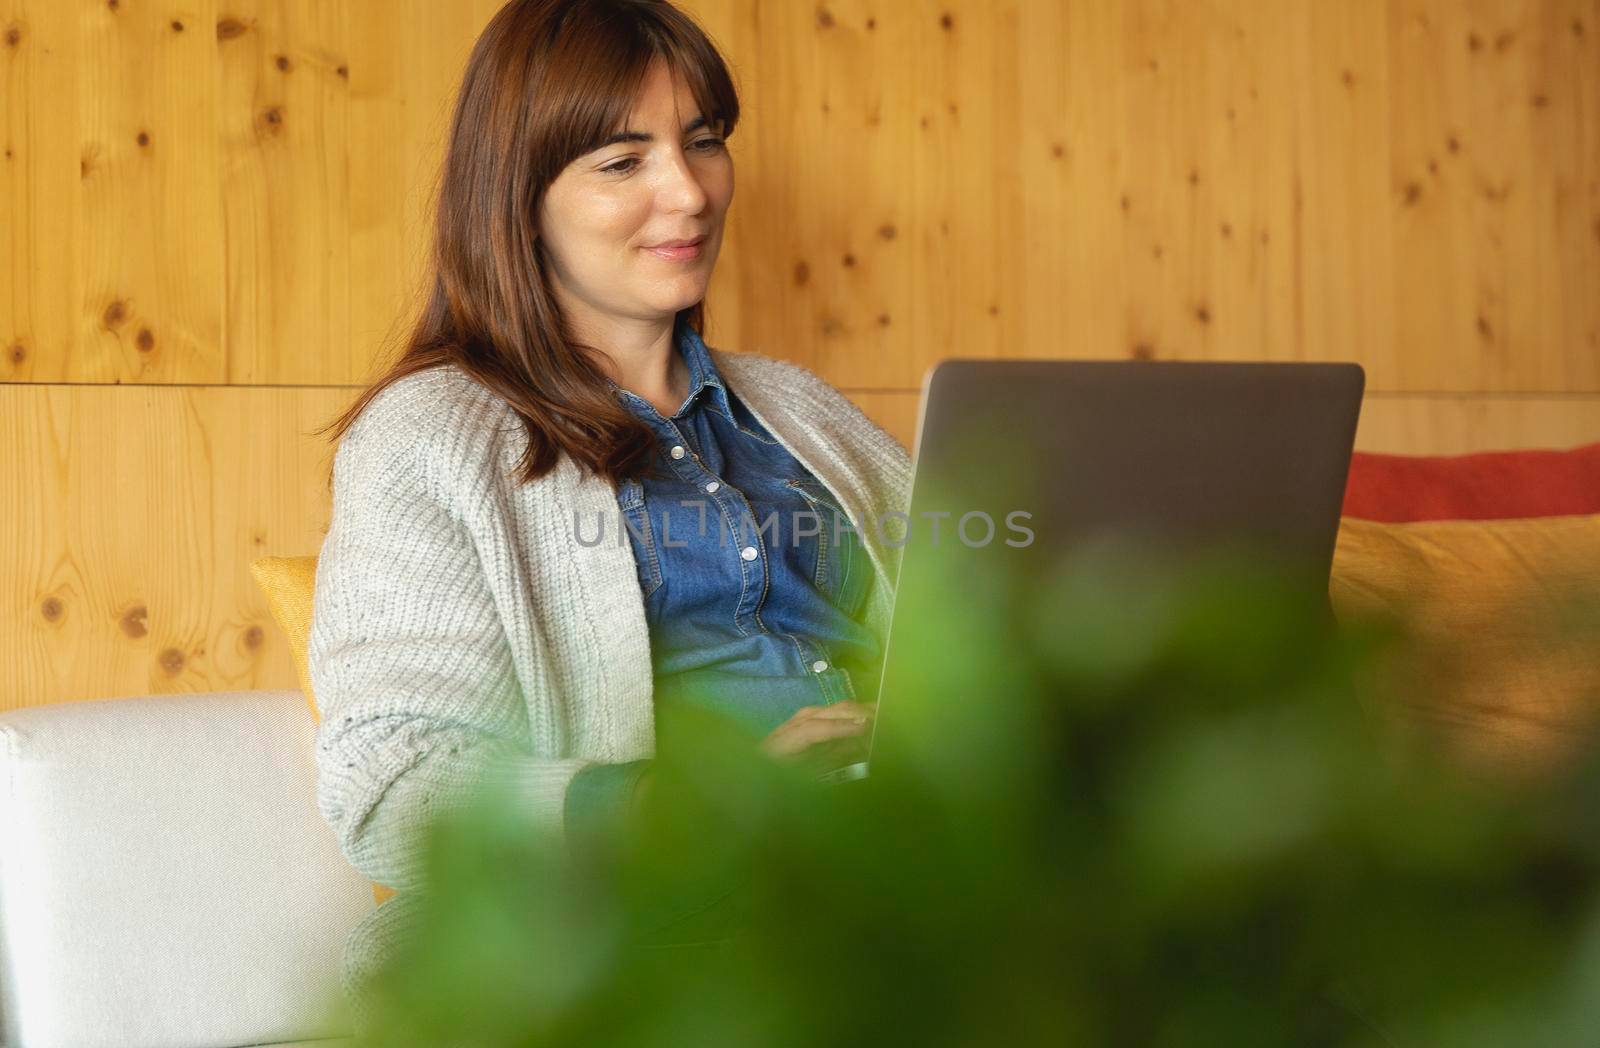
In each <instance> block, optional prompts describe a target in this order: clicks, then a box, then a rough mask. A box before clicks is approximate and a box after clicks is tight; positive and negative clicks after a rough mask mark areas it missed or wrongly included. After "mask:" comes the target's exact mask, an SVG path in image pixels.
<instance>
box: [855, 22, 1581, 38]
mask: <svg viewBox="0 0 1600 1048" xmlns="http://www.w3.org/2000/svg"><path fill="white" fill-rule="evenodd" d="M876 28H878V20H877V19H876V18H869V19H867V29H868V30H869V31H870V30H873V29H876ZM1579 29H1580V32H1579V34H1578V35H1579V36H1582V35H1583V34H1582V31H1581V30H1582V27H1581V26H1580V27H1579Z"/></svg>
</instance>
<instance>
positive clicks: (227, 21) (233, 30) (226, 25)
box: [217, 18, 249, 40]
mask: <svg viewBox="0 0 1600 1048" xmlns="http://www.w3.org/2000/svg"><path fill="white" fill-rule="evenodd" d="M248 28H249V27H248V26H246V25H245V24H244V23H243V22H241V21H239V20H238V19H237V18H219V19H217V39H218V40H232V39H233V38H234V37H236V36H243V35H244V32H245V30H246V29H248Z"/></svg>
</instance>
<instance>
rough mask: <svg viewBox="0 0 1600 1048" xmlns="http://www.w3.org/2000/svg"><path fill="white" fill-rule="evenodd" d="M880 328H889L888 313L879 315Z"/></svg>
mask: <svg viewBox="0 0 1600 1048" xmlns="http://www.w3.org/2000/svg"><path fill="white" fill-rule="evenodd" d="M878 326H879V327H888V326H889V314H887V313H879V314H878Z"/></svg>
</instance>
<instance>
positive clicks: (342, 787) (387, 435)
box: [307, 408, 594, 891]
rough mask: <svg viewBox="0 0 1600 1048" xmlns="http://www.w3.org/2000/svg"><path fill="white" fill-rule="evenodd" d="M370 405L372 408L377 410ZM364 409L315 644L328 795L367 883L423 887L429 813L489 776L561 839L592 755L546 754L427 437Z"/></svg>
mask: <svg viewBox="0 0 1600 1048" xmlns="http://www.w3.org/2000/svg"><path fill="white" fill-rule="evenodd" d="M369 411H370V408H369ZM366 419H367V413H363V415H362V417H361V418H359V419H358V420H357V422H356V424H355V425H353V426H352V427H351V428H350V431H349V432H347V433H346V434H345V438H344V440H343V441H341V443H340V445H339V448H338V451H337V452H336V453H335V457H334V468H333V488H334V491H333V515H332V520H331V523H330V526H329V530H328V533H327V536H326V537H325V538H324V540H323V543H322V550H321V554H320V556H319V559H318V562H317V572H316V589H315V596H314V598H313V611H312V626H311V636H310V643H309V648H308V652H307V656H308V663H309V669H310V676H311V684H312V689H313V692H314V697H315V701H316V703H317V705H318V709H319V711H320V722H319V724H318V727H317V733H316V765H317V804H318V808H319V810H320V812H321V814H322V817H323V819H324V820H325V821H326V822H327V823H328V824H329V826H331V827H332V829H333V831H334V833H335V835H336V837H337V839H338V842H339V846H340V849H341V851H342V852H343V854H344V856H345V857H346V859H347V860H348V861H349V862H350V863H351V865H353V866H354V867H355V868H356V869H358V870H359V871H361V873H363V874H364V875H365V876H366V877H368V878H369V879H370V880H372V881H375V882H377V883H379V884H383V885H387V886H389V887H391V888H394V889H396V890H397V891H406V890H410V889H414V888H418V887H421V886H422V885H423V874H424V871H423V870H422V868H421V854H420V852H421V848H420V846H421V837H420V831H421V829H422V828H423V823H424V822H425V821H426V820H427V819H428V818H430V817H431V816H432V815H433V814H434V813H438V812H441V811H443V810H445V809H447V808H449V807H451V806H453V805H456V804H458V803H459V802H461V801H462V800H464V799H465V798H466V797H467V795H468V793H469V792H470V791H471V789H472V788H473V787H474V786H475V785H476V784H478V783H480V782H482V781H483V780H484V779H490V778H492V779H496V780H498V781H499V783H500V784H501V785H503V786H505V785H509V787H510V788H511V790H512V791H513V794H514V796H515V797H516V798H517V800H518V802H519V803H520V804H521V805H522V807H523V808H524V810H525V811H527V812H528V813H529V814H530V815H531V816H532V818H533V820H534V821H535V823H536V824H538V825H539V826H541V827H543V828H546V829H549V830H553V831H554V833H555V834H557V835H559V834H562V833H564V826H563V819H562V816H563V802H564V800H565V794H566V790H567V787H568V784H569V783H570V782H571V780H572V778H573V777H574V776H575V775H576V774H577V772H579V771H580V770H581V769H583V768H584V767H586V766H588V765H590V764H592V763H594V762H593V761H588V760H581V759H558V758H551V757H547V756H536V755H535V754H534V752H533V750H532V746H531V744H530V735H529V730H528V709H527V703H526V701H525V699H524V697H523V695H522V693H521V688H520V686H519V684H518V680H517V676H516V673H515V670H514V666H513V663H512V658H511V653H510V649H509V645H508V643H507V641H506V637H505V634H504V631H503V628H502V626H501V624H500V620H499V616H498V613H497V610H496V606H495V603H494V601H493V599H492V596H491V594H490V591H489V588H488V582H487V578H486V576H485V573H484V569H483V567H482V565H481V563H480V562H479V560H478V556H477V553H476V550H475V548H474V546H473V544H472V542H471V540H470V538H469V537H468V535H467V534H466V533H465V531H464V529H463V528H462V526H461V524H460V522H459V521H458V520H457V519H456V518H455V517H454V516H453V515H452V514H451V511H450V509H449V507H448V506H447V505H446V504H444V503H443V501H442V500H441V499H440V497H438V496H436V495H434V494H433V493H432V492H431V491H430V485H428V484H427V483H426V482H425V478H424V476H423V474H422V473H421V471H420V470H419V465H418V460H419V455H418V453H417V451H416V448H417V446H418V444H419V443H420V441H418V440H417V439H415V434H406V433H403V432H399V431H400V430H402V429H403V428H404V427H400V426H397V425H395V424H394V421H393V420H387V424H386V425H380V426H374V427H367V426H364V425H363V423H364V422H365V421H366Z"/></svg>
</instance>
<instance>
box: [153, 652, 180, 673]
mask: <svg viewBox="0 0 1600 1048" xmlns="http://www.w3.org/2000/svg"><path fill="white" fill-rule="evenodd" d="M156 661H157V662H159V663H160V664H161V668H162V669H164V670H166V671H167V672H168V673H169V674H171V675H172V676H174V677H176V676H177V675H178V674H179V673H182V672H183V666H184V663H185V662H187V661H188V660H187V659H185V658H184V657H183V652H181V651H179V650H178V649H177V648H165V649H163V650H162V652H161V654H160V655H158V656H156Z"/></svg>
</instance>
